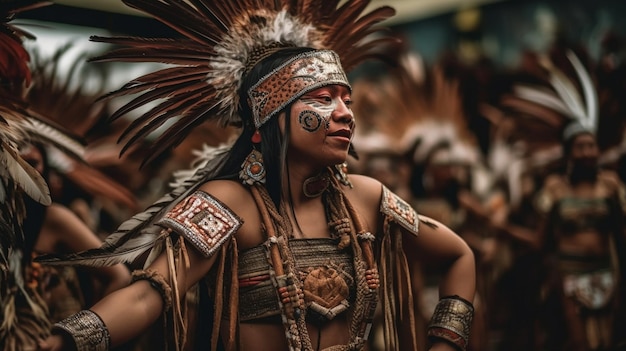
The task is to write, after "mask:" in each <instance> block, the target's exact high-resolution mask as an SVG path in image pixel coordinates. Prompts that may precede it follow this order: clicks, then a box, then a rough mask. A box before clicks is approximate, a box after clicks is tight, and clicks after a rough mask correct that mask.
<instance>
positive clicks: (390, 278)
mask: <svg viewBox="0 0 626 351" xmlns="http://www.w3.org/2000/svg"><path fill="white" fill-rule="evenodd" d="M400 226H401V225H400V224H399V223H398V222H397V221H396V219H395V218H393V216H389V215H385V219H384V224H383V232H384V236H383V238H382V242H381V248H380V250H381V252H380V256H381V257H380V262H381V271H382V275H381V276H382V284H381V285H382V286H383V289H382V294H383V297H382V300H383V315H384V329H383V330H384V334H385V349H386V350H399V349H407V350H417V349H418V341H417V340H418V339H417V330H416V329H417V320H416V318H415V308H414V307H415V301H414V298H413V291H412V283H411V280H412V279H411V273H410V271H409V266H408V261H407V258H406V254H405V253H404V249H403V246H402V231H401V230H400V229H399V227H400ZM402 227H403V228H405V227H404V226H402ZM405 229H406V228H405ZM412 234H416V233H412ZM405 311H406V312H405ZM407 328H409V329H407ZM400 331H405V332H408V333H409V337H410V338H409V339H408V340H407V338H402V341H403V342H404V343H406V342H409V345H403V344H402V345H401V340H400V338H399V335H398V333H399V332H400Z"/></svg>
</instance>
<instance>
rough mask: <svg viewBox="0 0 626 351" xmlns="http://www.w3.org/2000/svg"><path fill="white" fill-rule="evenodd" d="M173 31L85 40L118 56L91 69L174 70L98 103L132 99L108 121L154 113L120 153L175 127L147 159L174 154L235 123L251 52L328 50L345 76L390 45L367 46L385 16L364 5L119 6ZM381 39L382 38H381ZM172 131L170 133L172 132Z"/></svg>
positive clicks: (307, 0)
mask: <svg viewBox="0 0 626 351" xmlns="http://www.w3.org/2000/svg"><path fill="white" fill-rule="evenodd" d="M124 3H125V4H126V5H128V6H130V7H132V8H135V9H137V10H139V11H142V12H145V13H147V14H149V15H151V16H152V17H154V18H156V19H157V20H159V21H160V22H162V23H164V24H166V25H168V26H170V27H171V28H172V29H174V30H176V31H177V32H178V34H179V35H180V36H181V38H139V37H117V38H105V37H92V40H93V41H97V42H103V43H110V44H114V45H117V46H118V49H116V50H114V51H111V52H109V53H107V54H104V55H101V56H98V57H95V58H93V59H91V61H98V62H108V61H125V62H159V63H167V64H172V65H175V67H173V68H172V67H168V68H165V69H163V70H160V71H157V72H154V73H150V74H147V75H144V76H142V77H139V78H136V79H134V80H132V81H131V82H129V83H128V84H126V85H124V86H123V87H121V88H120V89H118V90H116V91H114V92H111V93H110V94H107V95H106V96H105V97H104V98H107V99H108V98H116V97H120V96H123V95H132V94H139V96H138V97H135V98H134V99H133V100H132V101H130V102H129V103H127V104H125V105H124V106H123V107H122V108H121V109H119V110H118V111H117V112H116V113H114V114H113V116H112V119H113V120H115V119H117V118H119V117H120V116H122V115H125V114H127V113H129V112H131V111H134V110H136V109H138V108H139V107H141V106H144V105H145V104H148V103H151V102H157V106H156V107H154V108H153V109H152V110H150V111H149V112H147V113H145V114H143V115H142V116H141V117H139V118H138V119H137V120H136V122H135V123H133V124H132V125H130V126H129V129H128V130H127V131H126V132H125V133H124V134H123V136H124V138H123V140H124V142H125V144H126V147H125V148H123V149H122V153H124V152H126V150H127V149H128V148H130V147H131V145H133V144H136V143H139V142H141V141H142V140H145V139H146V138H147V137H149V136H150V135H152V133H154V131H155V130H157V129H159V130H161V129H160V127H161V126H162V125H163V124H164V123H166V122H167V121H169V120H170V119H176V121H177V122H176V123H174V124H173V125H172V126H171V127H169V128H168V129H167V130H165V131H164V132H163V134H162V136H161V137H160V138H159V142H158V143H154V144H153V148H152V149H151V150H150V151H151V152H150V153H149V154H150V155H151V157H152V158H155V157H158V155H159V154H160V153H162V152H164V151H165V150H167V149H171V148H173V147H175V146H177V145H178V144H179V143H180V142H181V141H182V140H183V139H184V137H185V136H186V135H188V134H189V133H190V132H191V130H192V129H193V128H195V127H197V126H198V125H200V124H202V122H204V121H206V120H209V119H211V120H217V121H219V123H220V124H221V125H222V126H227V125H232V124H237V123H240V118H239V116H238V115H237V109H238V105H239V97H238V96H239V95H238V91H239V87H240V85H241V81H242V75H243V72H244V70H245V67H246V64H247V61H248V59H249V57H250V55H251V53H252V52H254V51H255V50H256V49H257V48H260V47H264V46H266V45H269V44H271V43H275V42H280V43H289V44H290V45H294V46H301V47H313V48H318V49H333V50H335V51H336V52H337V53H338V54H339V56H340V58H341V60H342V63H343V64H344V68H346V69H350V68H352V67H354V66H355V65H357V64H358V63H359V62H361V61H362V60H366V59H371V58H375V59H379V58H384V57H385V55H386V54H387V53H388V52H389V50H386V49H381V48H378V49H377V50H376V47H378V46H380V45H386V46H389V45H396V44H397V42H396V41H395V40H392V39H391V38H390V36H388V35H386V34H383V35H382V36H381V37H380V38H379V39H378V40H377V41H376V43H374V44H368V43H367V41H366V40H365V37H366V36H368V35H370V34H373V33H375V32H378V31H379V30H380V28H377V27H376V26H375V25H376V24H378V23H380V22H381V21H383V20H384V19H386V18H388V17H390V16H392V15H393V14H394V10H393V9H392V8H390V7H382V8H378V9H375V10H373V11H371V12H369V13H367V14H364V11H365V8H366V7H367V5H368V4H369V3H370V1H369V0H349V1H345V2H342V5H341V6H340V5H339V3H340V2H339V1H337V0H333V1H323V2H322V1H312V0H301V1H298V0H284V1H270V0H248V1H207V0H189V1H183V0H161V1H150V0H124ZM381 33H382V32H381ZM172 128H176V129H177V130H176V131H172V130H171V129H172Z"/></svg>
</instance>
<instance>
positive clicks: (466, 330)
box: [427, 296, 474, 351]
mask: <svg viewBox="0 0 626 351" xmlns="http://www.w3.org/2000/svg"><path fill="white" fill-rule="evenodd" d="M473 317H474V306H472V304H471V303H470V302H469V301H467V300H465V299H463V298H461V297H459V296H448V297H444V298H442V299H441V300H439V302H438V303H437V306H436V307H435V312H434V313H433V316H432V318H431V320H430V323H429V324H428V332H427V335H428V339H429V340H430V341H431V342H432V341H434V339H443V340H445V341H447V342H449V343H451V344H453V345H455V346H456V347H458V349H459V350H461V351H465V350H466V348H467V344H468V341H469V334H470V328H471V325H472V319H473Z"/></svg>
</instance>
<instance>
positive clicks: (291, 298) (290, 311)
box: [251, 185, 311, 350]
mask: <svg viewBox="0 0 626 351" xmlns="http://www.w3.org/2000/svg"><path fill="white" fill-rule="evenodd" d="M251 192H252V196H253V197H254V200H255V202H256V204H257V208H258V209H259V211H260V212H261V217H262V220H263V226H264V229H265V231H266V234H267V245H268V246H269V256H270V257H269V263H270V264H271V272H270V277H271V279H272V283H273V284H274V286H275V287H276V289H277V292H278V295H279V296H280V304H281V308H282V315H283V318H282V320H283V326H284V328H285V335H286V338H287V342H288V343H289V345H290V349H292V350H303V349H308V348H311V346H310V345H311V341H310V339H309V335H308V332H307V328H306V322H305V320H304V313H303V311H304V293H303V292H302V288H301V283H300V281H299V279H298V277H297V276H296V275H295V274H294V266H293V262H292V259H291V258H290V257H289V249H288V248H287V247H286V246H287V245H286V244H287V242H286V241H285V240H286V239H285V233H278V234H279V235H277V233H276V229H275V227H274V223H275V222H277V223H278V224H279V225H282V226H283V227H285V226H286V224H285V223H284V221H283V219H282V217H281V215H280V214H279V213H278V211H277V209H276V208H275V206H273V202H272V200H271V198H270V197H269V194H268V193H267V190H266V189H265V188H263V187H261V186H256V185H255V186H252V187H251ZM281 246H282V249H281ZM285 268H287V270H285ZM303 345H305V346H303Z"/></svg>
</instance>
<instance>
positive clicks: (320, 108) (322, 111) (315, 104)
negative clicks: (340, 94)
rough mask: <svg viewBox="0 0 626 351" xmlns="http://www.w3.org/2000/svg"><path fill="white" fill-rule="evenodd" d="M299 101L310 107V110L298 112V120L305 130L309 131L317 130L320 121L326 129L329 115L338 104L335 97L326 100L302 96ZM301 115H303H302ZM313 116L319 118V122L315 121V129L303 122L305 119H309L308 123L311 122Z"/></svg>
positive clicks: (328, 124)
mask: <svg viewBox="0 0 626 351" xmlns="http://www.w3.org/2000/svg"><path fill="white" fill-rule="evenodd" d="M300 102H302V103H303V104H305V105H307V106H308V107H309V108H310V110H308V109H307V110H304V111H302V112H301V113H300V119H299V122H300V124H301V125H302V127H303V128H304V129H305V130H307V131H309V132H315V131H317V130H318V129H319V128H320V126H321V125H322V121H323V124H324V128H326V130H328V128H330V115H331V114H332V113H333V111H335V109H336V108H337V105H338V101H337V99H332V100H331V101H328V102H327V101H320V100H319V99H310V98H302V99H300ZM303 115H305V116H304V117H303ZM313 116H315V118H318V119H319V123H317V125H316V128H315V129H311V128H310V127H308V124H306V123H303V122H306V121H307V120H309V123H311V121H312V119H313ZM312 125H313V123H312Z"/></svg>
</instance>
